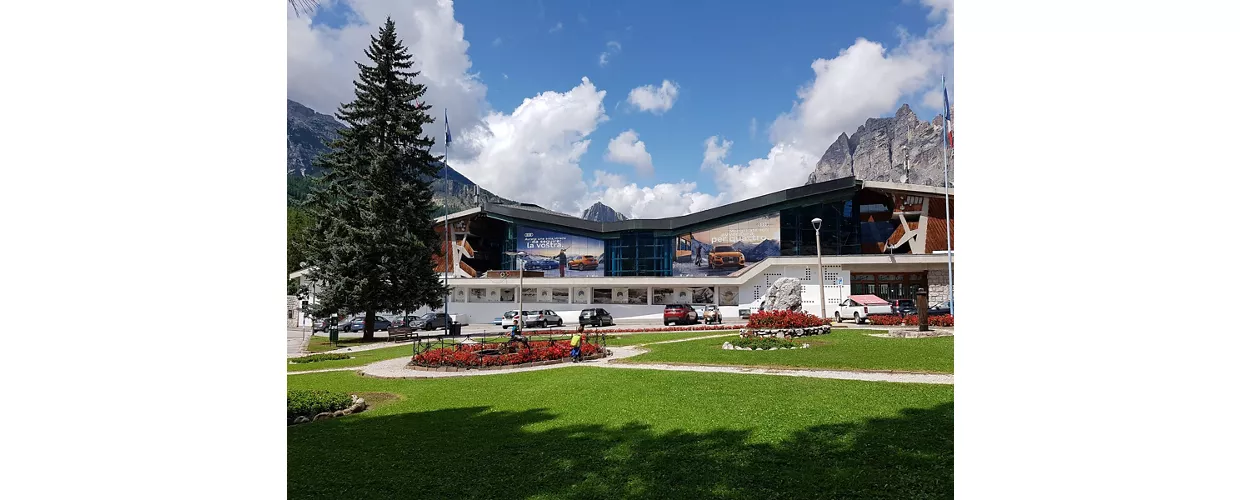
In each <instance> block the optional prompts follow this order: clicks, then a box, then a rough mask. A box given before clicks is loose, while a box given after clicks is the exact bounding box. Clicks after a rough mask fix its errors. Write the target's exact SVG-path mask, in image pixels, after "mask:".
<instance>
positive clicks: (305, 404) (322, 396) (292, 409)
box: [288, 389, 353, 419]
mask: <svg viewBox="0 0 1240 500" xmlns="http://www.w3.org/2000/svg"><path fill="white" fill-rule="evenodd" d="M352 404H353V398H350V397H349V395H348V394H345V393H343V392H332V391H308V390H300V389H290V390H289V391H288V418H289V419H293V418H297V417H298V416H304V417H307V418H314V416H315V415H317V414H319V413H322V412H325V411H336V410H343V409H345V408H348V407H349V406H350V405H352Z"/></svg>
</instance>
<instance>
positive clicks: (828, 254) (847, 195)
mask: <svg viewBox="0 0 1240 500" xmlns="http://www.w3.org/2000/svg"><path fill="white" fill-rule="evenodd" d="M947 203H948V200H947V192H946V191H945V190H944V189H943V188H936V187H929V186H920V185H910V184H895V183H887V182H872V181H860V180H856V179H853V178H851V177H849V178H842V179H835V180H831V181H827V182H821V183H815V184H809V185H805V186H800V187H796V188H791V189H787V190H784V191H780V192H776V193H771V194H768V195H764V196H759V197H757V198H751V199H748V200H743V201H739V202H736V203H731V204H728V205H724V206H720V207H716V208H712V209H709V210H703V211H701V212H697V213H693V214H689V215H684V216H679V217H669V218H663V219H630V220H625V221H619V222H594V221H588V220H584V219H581V218H577V217H573V216H570V215H565V214H561V213H557V212H552V211H548V210H544V209H542V208H539V207H537V206H534V205H520V206H514V205H492V204H488V203H483V204H482V205H481V206H479V207H477V208H473V209H469V210H465V211H462V212H458V213H455V214H451V215H449V216H448V217H447V218H446V221H447V226H446V228H447V230H448V236H447V237H446V238H444V240H445V249H446V250H447V251H446V252H445V254H446V255H448V256H449V257H450V258H449V259H448V262H447V264H448V266H447V270H448V279H449V282H448V284H449V286H450V287H451V296H450V300H449V304H448V309H449V312H450V313H453V314H457V313H460V314H467V315H469V316H470V317H471V318H472V321H473V322H475V323H476V322H482V321H489V320H490V319H492V318H494V317H496V316H499V315H502V314H503V312H504V311H507V310H511V309H514V308H515V307H516V304H517V303H518V302H519V300H518V298H520V301H521V302H523V303H524V307H525V309H553V310H556V311H557V312H559V313H560V315H561V316H563V317H565V318H568V319H569V320H570V321H571V320H572V319H575V317H576V313H577V311H580V310H581V309H584V308H587V307H603V308H606V309H607V310H608V311H610V312H612V314H613V315H614V316H615V317H617V318H635V317H656V316H658V315H661V314H662V310H663V306H664V305H665V304H673V303H690V304H717V305H719V306H721V308H722V309H723V310H724V314H725V316H732V317H734V316H735V315H736V310H737V309H738V308H739V307H740V306H742V305H745V304H748V303H750V302H752V301H754V300H756V299H758V298H760V297H761V296H762V295H763V294H764V293H765V292H766V289H767V287H768V286H770V284H771V283H772V282H774V281H775V280H777V279H779V278H782V277H792V278H796V279H799V280H801V281H802V286H803V293H802V297H803V299H802V300H803V307H804V309H805V310H806V311H809V312H817V311H819V310H820V305H819V304H820V303H821V302H822V301H825V302H826V305H827V314H828V316H830V315H832V314H833V313H834V307H835V304H838V303H839V302H840V301H841V300H842V299H843V298H846V297H847V296H848V295H851V294H873V295H878V296H881V297H884V298H887V299H897V298H913V297H914V294H915V292H916V290H917V289H918V288H921V287H925V288H926V289H927V290H928V291H929V292H930V301H931V303H936V302H939V301H942V300H946V298H947V282H948V280H947V254H946V250H947V228H948V226H949V225H950V224H951V221H950V220H948V219H947V217H946V212H947V210H946V208H947ZM953 208H954V207H953ZM953 212H954V211H953ZM815 218H820V219H822V225H821V227H820V229H819V230H818V236H819V239H818V240H816V239H815V230H814V226H813V223H812V220H813V219H815ZM444 222H445V219H444V218H440V219H439V223H440V224H441V226H440V227H441V228H443V227H444V226H442V224H444ZM441 231H442V229H441ZM441 234H442V232H441ZM953 235H954V227H953ZM819 248H820V249H821V253H822V265H823V273H822V276H821V277H819V276H817V272H816V271H817V268H818V264H817V258H816V255H817V252H818V250H819ZM435 265H436V266H437V269H438V270H439V272H441V273H442V272H444V268H445V266H444V262H443V261H442V260H437V261H436V262H435ZM522 272H524V277H522V276H521V273H522ZM820 279H821V280H822V281H823V283H825V288H826V293H825V296H823V294H821V293H820V292H819V290H820V287H819V280H820Z"/></svg>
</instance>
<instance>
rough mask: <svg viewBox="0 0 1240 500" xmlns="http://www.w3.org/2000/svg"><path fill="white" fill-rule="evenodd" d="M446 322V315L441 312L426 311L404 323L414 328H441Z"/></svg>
mask: <svg viewBox="0 0 1240 500" xmlns="http://www.w3.org/2000/svg"><path fill="white" fill-rule="evenodd" d="M447 322H448V316H447V315H446V314H444V313H441V312H428V313H426V314H423V315H422V316H421V317H419V318H413V319H411V320H409V324H408V325H406V326H408V327H409V328H413V329H414V330H443V327H444V325H445V324H446V323H447Z"/></svg>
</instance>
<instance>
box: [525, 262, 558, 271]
mask: <svg viewBox="0 0 1240 500" xmlns="http://www.w3.org/2000/svg"><path fill="white" fill-rule="evenodd" d="M559 268H560V263H559V262H556V261H554V260H531V261H528V262H526V263H525V270H526V271H549V270H555V269H559Z"/></svg>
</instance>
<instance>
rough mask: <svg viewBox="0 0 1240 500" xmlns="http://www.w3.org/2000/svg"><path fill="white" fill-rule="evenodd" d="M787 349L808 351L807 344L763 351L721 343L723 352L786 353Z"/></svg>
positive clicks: (770, 348)
mask: <svg viewBox="0 0 1240 500" xmlns="http://www.w3.org/2000/svg"><path fill="white" fill-rule="evenodd" d="M789 349H809V344H801V345H799V346H793V347H767V348H765V349H762V348H753V347H736V346H734V345H732V343H731V342H724V343H723V350H725V351H786V350H789Z"/></svg>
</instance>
